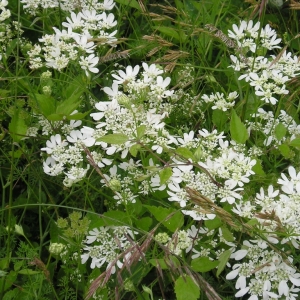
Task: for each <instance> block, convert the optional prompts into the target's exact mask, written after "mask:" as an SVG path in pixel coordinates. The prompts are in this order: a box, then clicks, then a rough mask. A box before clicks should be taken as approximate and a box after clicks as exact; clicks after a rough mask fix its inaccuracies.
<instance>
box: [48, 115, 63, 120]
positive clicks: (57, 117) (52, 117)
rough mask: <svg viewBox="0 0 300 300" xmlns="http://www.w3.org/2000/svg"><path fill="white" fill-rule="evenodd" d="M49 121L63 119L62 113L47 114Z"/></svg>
mask: <svg viewBox="0 0 300 300" xmlns="http://www.w3.org/2000/svg"><path fill="white" fill-rule="evenodd" d="M47 119H48V120H49V121H62V120H63V119H64V115H61V114H51V115H49V116H47Z"/></svg>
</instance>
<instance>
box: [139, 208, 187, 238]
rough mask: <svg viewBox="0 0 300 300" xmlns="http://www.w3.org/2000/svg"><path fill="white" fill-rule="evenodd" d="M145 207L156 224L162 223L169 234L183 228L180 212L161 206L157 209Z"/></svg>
mask: <svg viewBox="0 0 300 300" xmlns="http://www.w3.org/2000/svg"><path fill="white" fill-rule="evenodd" d="M145 207H146V208H147V209H148V210H149V211H150V212H151V214H152V215H153V216H154V217H155V219H156V220H157V221H158V222H162V224H163V225H164V226H165V227H166V228H168V229H169V230H170V231H171V232H175V230H176V229H178V228H181V227H182V226H183V221H184V219H183V215H182V213H181V212H180V211H177V210H175V209H172V208H165V207H161V206H158V207H157V206H150V205H145Z"/></svg>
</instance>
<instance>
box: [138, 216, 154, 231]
mask: <svg viewBox="0 0 300 300" xmlns="http://www.w3.org/2000/svg"><path fill="white" fill-rule="evenodd" d="M152 222H153V221H152V219H151V218H150V217H144V218H141V219H138V220H136V221H135V222H134V223H135V225H136V227H137V228H139V229H141V230H144V231H149V229H150V227H151V225H152Z"/></svg>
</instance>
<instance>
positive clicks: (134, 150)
mask: <svg viewBox="0 0 300 300" xmlns="http://www.w3.org/2000/svg"><path fill="white" fill-rule="evenodd" d="M140 149H141V145H140V144H134V145H132V146H131V147H130V148H129V152H130V154H131V155H132V156H133V157H136V156H137V154H138V152H139V150H140Z"/></svg>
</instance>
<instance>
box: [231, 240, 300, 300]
mask: <svg viewBox="0 0 300 300" xmlns="http://www.w3.org/2000/svg"><path fill="white" fill-rule="evenodd" d="M231 258H233V259H235V260H237V261H239V260H242V259H243V261H242V262H241V263H237V264H235V265H233V267H232V269H233V270H232V271H231V272H230V273H228V274H227V276H226V279H229V280H231V279H234V278H236V277H237V276H238V279H237V281H236V284H235V287H236V289H238V290H239V291H238V292H237V293H236V294H235V297H237V298H238V297H242V296H244V295H245V294H247V293H248V294H249V295H251V296H250V298H249V300H258V299H278V298H280V299H281V297H285V298H284V299H294V300H295V299H296V298H295V297H297V292H299V291H300V289H299V288H295V286H300V273H296V269H295V268H293V267H292V266H291V265H292V263H293V260H292V258H291V257H288V258H287V259H284V258H283V257H282V256H281V255H280V254H279V253H278V252H276V251H274V250H271V249H270V248H269V247H268V243H267V242H266V241H264V240H250V241H247V240H245V241H244V242H243V248H242V249H241V250H237V251H236V252H234V253H232V254H231ZM295 293H296V294H295Z"/></svg>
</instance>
